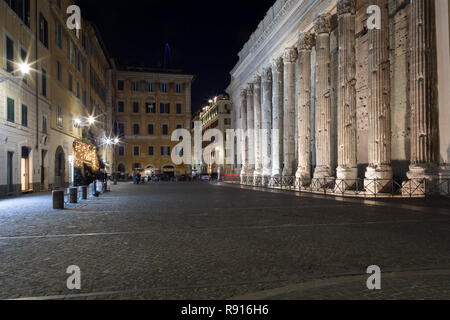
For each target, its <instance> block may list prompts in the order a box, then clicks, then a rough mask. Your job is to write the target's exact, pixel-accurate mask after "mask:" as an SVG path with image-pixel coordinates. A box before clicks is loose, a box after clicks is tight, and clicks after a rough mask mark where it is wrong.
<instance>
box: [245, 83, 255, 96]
mask: <svg viewBox="0 0 450 320" xmlns="http://www.w3.org/2000/svg"><path fill="white" fill-rule="evenodd" d="M253 89H254V86H253V83H249V84H248V85H247V97H249V96H253Z"/></svg>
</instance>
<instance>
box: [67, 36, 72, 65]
mask: <svg viewBox="0 0 450 320" xmlns="http://www.w3.org/2000/svg"><path fill="white" fill-rule="evenodd" d="M72 47H73V44H72V41H71V40H70V38H69V37H67V60H69V62H71V61H72V55H73V54H72V51H73V49H72Z"/></svg>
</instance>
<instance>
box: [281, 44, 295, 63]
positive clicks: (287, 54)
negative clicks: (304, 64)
mask: <svg viewBox="0 0 450 320" xmlns="http://www.w3.org/2000/svg"><path fill="white" fill-rule="evenodd" d="M297 57H298V54H297V50H296V49H295V47H290V48H286V49H285V50H284V55H283V59H284V63H294V62H295V61H296V60H297Z"/></svg>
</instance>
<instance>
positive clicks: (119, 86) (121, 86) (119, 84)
mask: <svg viewBox="0 0 450 320" xmlns="http://www.w3.org/2000/svg"><path fill="white" fill-rule="evenodd" d="M124 89H125V82H124V81H123V80H117V90H119V91H123V90H124Z"/></svg>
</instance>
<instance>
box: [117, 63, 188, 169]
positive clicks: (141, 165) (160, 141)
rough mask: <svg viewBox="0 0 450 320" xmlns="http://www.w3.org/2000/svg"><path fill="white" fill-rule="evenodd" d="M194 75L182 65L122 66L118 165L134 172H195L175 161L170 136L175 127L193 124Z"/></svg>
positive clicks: (182, 127) (118, 106)
mask: <svg viewBox="0 0 450 320" xmlns="http://www.w3.org/2000/svg"><path fill="white" fill-rule="evenodd" d="M193 80H194V76H192V75H188V74H184V73H182V72H181V71H178V70H164V69H150V68H142V67H140V68H137V67H120V66H119V67H118V70H117V74H116V90H115V91H116V97H115V108H114V109H115V110H114V118H115V123H114V128H115V129H114V131H115V133H116V135H118V136H119V137H120V139H121V144H120V145H119V146H117V147H116V152H115V156H116V157H115V161H116V168H115V169H116V170H117V171H118V172H121V173H122V174H128V175H132V174H133V172H134V171H135V170H142V171H143V172H144V173H145V174H146V175H151V174H158V173H166V174H168V175H171V176H173V175H181V174H190V173H191V166H190V165H184V164H183V165H179V166H177V165H175V164H174V163H172V159H171V153H172V151H173V148H174V147H175V146H176V145H177V144H178V142H172V141H171V135H172V132H173V131H174V130H176V129H186V130H190V128H191V117H192V116H191V85H192V82H193Z"/></svg>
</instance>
